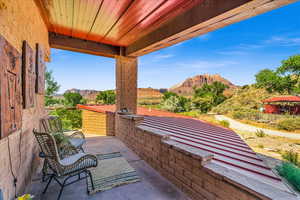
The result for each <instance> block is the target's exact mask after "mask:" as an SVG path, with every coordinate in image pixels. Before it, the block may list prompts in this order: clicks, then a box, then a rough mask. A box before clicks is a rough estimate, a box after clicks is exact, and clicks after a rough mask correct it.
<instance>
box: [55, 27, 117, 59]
mask: <svg viewBox="0 0 300 200" xmlns="http://www.w3.org/2000/svg"><path fill="white" fill-rule="evenodd" d="M49 43H50V47H52V48H56V49H63V50H69V51H76V52H80V53H87V54H92V55H98V56H105V57H110V58H114V57H115V56H118V55H120V47H119V46H112V45H108V44H103V43H99V42H94V41H89V40H83V39H79V38H73V37H70V36H65V35H61V34H57V33H52V32H49Z"/></svg>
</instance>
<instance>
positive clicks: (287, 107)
mask: <svg viewBox="0 0 300 200" xmlns="http://www.w3.org/2000/svg"><path fill="white" fill-rule="evenodd" d="M263 103H264V112H265V113H270V114H284V113H289V114H291V115H300V96H279V97H271V98H268V99H265V100H263Z"/></svg>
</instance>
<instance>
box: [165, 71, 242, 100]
mask: <svg viewBox="0 0 300 200" xmlns="http://www.w3.org/2000/svg"><path fill="white" fill-rule="evenodd" d="M215 81H218V82H221V83H223V84H225V85H228V86H229V89H230V90H232V89H235V88H237V86H236V85H234V84H233V83H231V82H230V81H228V80H226V79H225V78H223V77H222V76H220V75H219V74H213V75H211V74H203V75H197V76H194V77H191V78H187V79H186V80H185V81H183V82H181V83H179V84H176V85H174V86H173V87H171V88H170V89H169V91H171V92H175V93H177V94H179V95H184V96H191V95H192V94H193V88H194V87H196V88H200V87H202V86H203V85H204V84H205V83H206V84H211V83H213V82H215Z"/></svg>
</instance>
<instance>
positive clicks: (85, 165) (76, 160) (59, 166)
mask: <svg viewBox="0 0 300 200" xmlns="http://www.w3.org/2000/svg"><path fill="white" fill-rule="evenodd" d="M33 133H34V135H35V137H36V139H37V141H38V143H39V146H40V148H41V153H40V155H41V157H43V158H45V162H46V163H47V165H48V167H49V169H50V170H49V171H51V173H50V174H48V175H49V181H48V183H47V185H46V187H45V189H44V191H43V193H46V191H47V189H48V186H49V184H50V183H51V181H52V180H53V179H54V180H55V181H56V182H57V183H58V184H59V185H60V186H61V189H60V192H59V195H58V198H57V199H60V197H61V194H62V191H63V189H64V187H65V186H68V185H70V184H72V183H75V182H77V181H80V180H82V179H85V178H88V177H89V178H90V180H91V183H92V188H94V185H93V180H92V176H91V172H90V171H89V170H88V169H90V168H93V167H96V166H97V165H98V161H97V157H96V156H94V155H91V154H85V153H83V152H80V153H77V154H74V155H72V156H69V157H67V158H64V159H60V157H59V155H58V150H57V146H56V142H55V139H54V137H53V136H52V135H50V134H48V133H40V132H37V131H36V130H33ZM82 173H84V174H85V176H83V177H82V176H80V175H81V174H82ZM74 176H78V178H77V179H76V180H74V181H72V182H67V181H68V179H70V178H71V177H74ZM59 178H64V180H63V181H62V182H61V181H60V180H59Z"/></svg>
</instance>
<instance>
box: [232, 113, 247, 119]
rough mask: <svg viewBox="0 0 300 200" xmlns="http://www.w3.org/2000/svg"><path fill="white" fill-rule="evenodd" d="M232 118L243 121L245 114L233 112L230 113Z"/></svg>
mask: <svg viewBox="0 0 300 200" xmlns="http://www.w3.org/2000/svg"><path fill="white" fill-rule="evenodd" d="M232 117H233V118H234V119H244V118H245V113H244V112H242V111H235V112H233V113H232Z"/></svg>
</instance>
